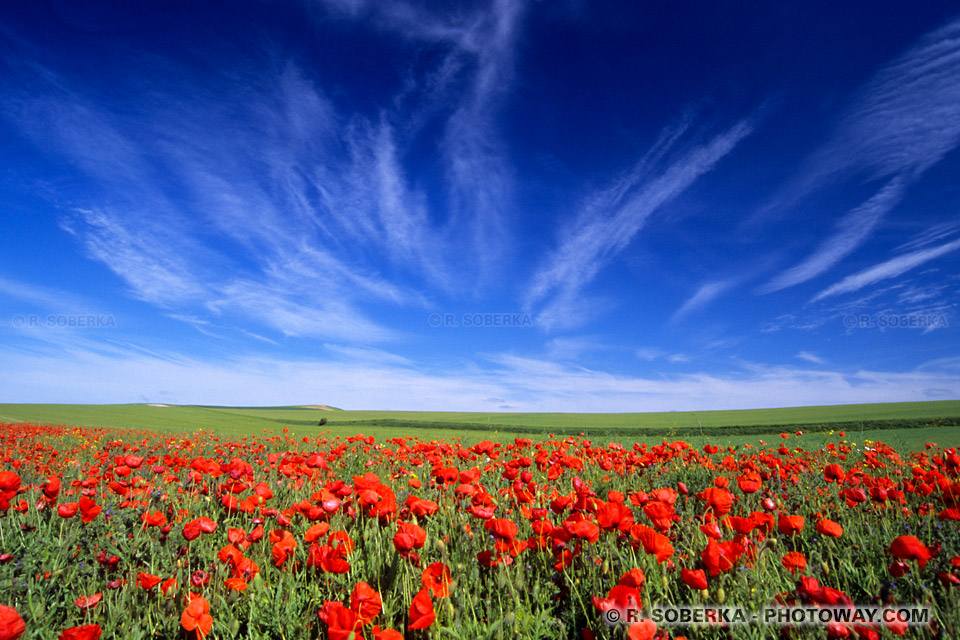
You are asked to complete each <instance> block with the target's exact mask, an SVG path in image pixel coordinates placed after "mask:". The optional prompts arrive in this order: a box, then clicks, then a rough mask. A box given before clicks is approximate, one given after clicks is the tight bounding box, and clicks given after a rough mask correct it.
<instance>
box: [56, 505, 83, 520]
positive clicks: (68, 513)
mask: <svg viewBox="0 0 960 640" xmlns="http://www.w3.org/2000/svg"><path fill="white" fill-rule="evenodd" d="M79 509H80V505H79V504H77V503H76V502H64V503H63V504H61V505H60V506H58V507H57V515H58V516H60V517H61V518H72V517H73V516H75V515H77V511H78V510H79Z"/></svg>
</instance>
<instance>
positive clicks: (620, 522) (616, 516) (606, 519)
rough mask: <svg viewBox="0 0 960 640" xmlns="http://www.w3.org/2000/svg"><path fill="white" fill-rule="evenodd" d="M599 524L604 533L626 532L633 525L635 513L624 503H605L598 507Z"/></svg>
mask: <svg viewBox="0 0 960 640" xmlns="http://www.w3.org/2000/svg"><path fill="white" fill-rule="evenodd" d="M596 515H597V524H598V525H599V526H600V528H601V529H603V530H604V531H610V530H611V529H619V530H620V531H626V530H627V529H629V528H630V525H632V524H633V511H631V510H630V507H627V506H626V505H624V504H623V503H622V502H604V503H603V504H601V505H600V506H599V507H597V512H596Z"/></svg>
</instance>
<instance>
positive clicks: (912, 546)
mask: <svg viewBox="0 0 960 640" xmlns="http://www.w3.org/2000/svg"><path fill="white" fill-rule="evenodd" d="M889 551H890V554H891V555H892V556H893V557H894V558H896V559H897V560H916V561H917V563H918V564H919V565H920V568H921V569H923V567H924V566H926V564H927V561H928V560H930V558H932V557H933V555H932V554H931V553H930V549H928V548H927V546H926V545H925V544H923V543H922V542H920V540H919V539H917V538H916V537H914V536H900V537H899V538H897V539H895V540H894V541H893V542H891V543H890V549H889Z"/></svg>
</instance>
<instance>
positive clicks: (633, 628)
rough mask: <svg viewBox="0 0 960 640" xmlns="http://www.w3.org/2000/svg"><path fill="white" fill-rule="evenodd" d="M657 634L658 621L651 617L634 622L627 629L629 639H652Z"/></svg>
mask: <svg viewBox="0 0 960 640" xmlns="http://www.w3.org/2000/svg"><path fill="white" fill-rule="evenodd" d="M655 635H657V623H656V622H654V621H653V620H651V619H650V618H644V619H643V620H640V621H638V622H634V623H633V624H631V625H630V627H629V628H628V629H627V638H629V640H651V639H652V638H653V637H654V636H655Z"/></svg>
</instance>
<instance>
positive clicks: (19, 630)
mask: <svg viewBox="0 0 960 640" xmlns="http://www.w3.org/2000/svg"><path fill="white" fill-rule="evenodd" d="M4 473H10V475H13V476H16V477H17V486H18V487H19V486H20V476H17V474H15V473H12V472H9V471H4V472H3V473H0V488H3V486H2V482H3V474H4ZM8 481H9V480H8ZM26 630H27V624H26V623H25V622H24V621H23V618H21V617H20V614H19V613H18V612H17V610H16V609H14V608H13V607H8V606H6V605H3V604H0V640H16V639H17V638H19V637H20V636H22V635H23V633H24V632H25V631H26Z"/></svg>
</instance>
